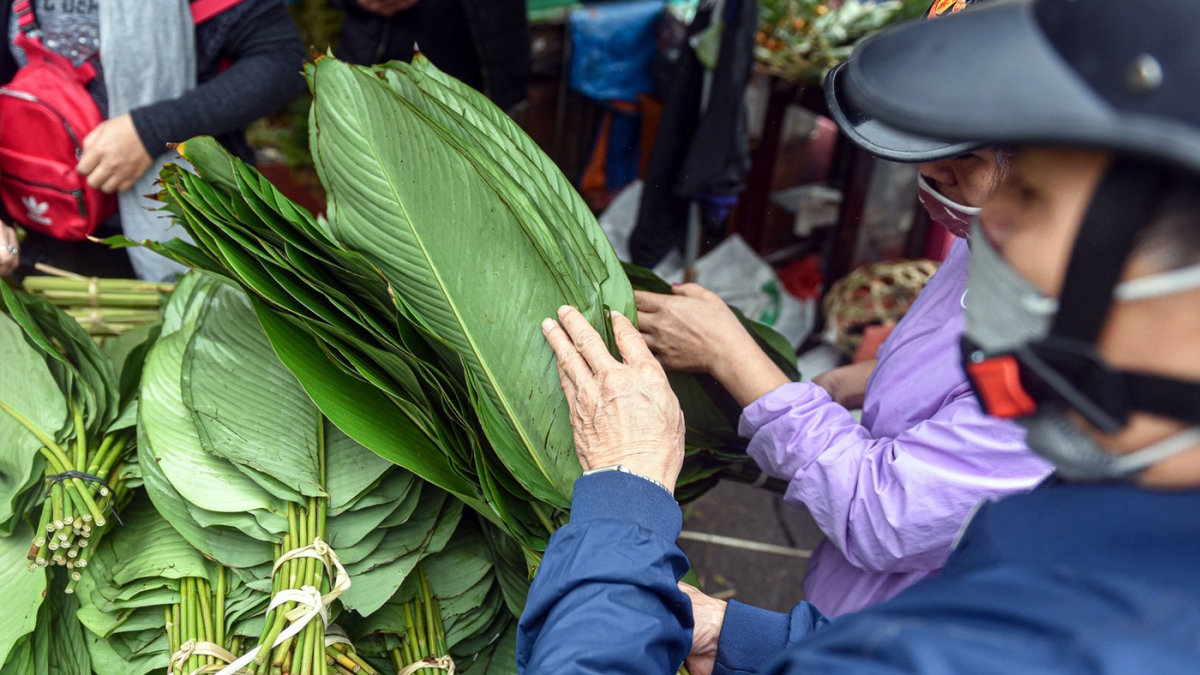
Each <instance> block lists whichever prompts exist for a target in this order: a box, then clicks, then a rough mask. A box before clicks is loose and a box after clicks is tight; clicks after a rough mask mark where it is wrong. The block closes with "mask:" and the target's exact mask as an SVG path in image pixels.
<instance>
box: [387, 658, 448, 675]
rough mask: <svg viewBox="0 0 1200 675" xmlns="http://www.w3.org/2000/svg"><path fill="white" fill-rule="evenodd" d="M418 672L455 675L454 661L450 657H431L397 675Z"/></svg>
mask: <svg viewBox="0 0 1200 675" xmlns="http://www.w3.org/2000/svg"><path fill="white" fill-rule="evenodd" d="M418 670H444V671H446V675H454V659H452V658H450V657H449V656H441V657H436V658H435V657H433V656H429V657H426V658H423V659H421V660H420V661H417V662H416V663H411V664H409V665H407V666H405V667H404V669H403V670H401V671H400V672H398V673H396V675H413V673H415V672H417V671H418Z"/></svg>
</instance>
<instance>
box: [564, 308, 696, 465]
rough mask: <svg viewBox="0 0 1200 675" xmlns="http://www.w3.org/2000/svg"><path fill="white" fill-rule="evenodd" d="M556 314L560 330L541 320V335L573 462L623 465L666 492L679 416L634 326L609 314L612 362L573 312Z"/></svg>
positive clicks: (675, 461) (677, 456)
mask: <svg viewBox="0 0 1200 675" xmlns="http://www.w3.org/2000/svg"><path fill="white" fill-rule="evenodd" d="M558 317H559V320H560V321H561V322H562V325H561V326H560V325H559V324H558V323H555V322H554V321H553V320H550V319H547V320H546V321H545V322H544V323H543V324H542V331H543V332H544V333H545V334H546V341H547V342H549V343H550V347H551V348H553V349H554V353H555V355H556V356H557V357H558V374H559V378H560V379H561V381H562V387H563V392H564V393H565V394H566V396H567V404H568V405H569V406H570V408H571V428H572V430H573V431H574V433H575V451H576V452H577V453H578V454H579V462H580V464H582V465H583V468H584V469H585V470H588V469H599V468H602V467H606V466H613V465H614V464H623V465H625V466H626V467H628V468H629V470H630V471H632V472H634V473H636V474H638V475H640V476H644V477H646V478H652V479H654V480H656V481H658V482H660V483H662V484H663V485H665V486H668V488H670V487H673V486H674V485H675V479H676V478H678V476H679V470H680V468H681V467H682V466H683V434H684V426H683V412H682V411H681V410H680V409H679V400H678V399H676V398H675V394H674V392H672V391H671V385H670V384H669V383H668V382H667V376H666V373H664V372H663V369H662V366H660V365H659V364H658V362H657V361H655V360H654V356H653V355H652V354H651V353H650V350H649V349H648V348H647V347H646V343H645V342H644V341H643V340H642V338H641V336H640V335H638V332H637V329H636V328H634V326H633V324H632V323H631V322H630V321H629V319H627V318H625V317H624V316H622V315H620V314H618V313H617V312H613V313H612V323H613V335H614V337H615V339H616V343H617V347H618V349H620V352H621V357H622V359H623V360H624V363H619V362H617V361H616V360H615V359H614V358H613V357H612V356H611V355H610V354H609V353H608V349H607V348H606V347H605V345H604V341H603V340H602V339H601V338H600V334H599V333H597V332H596V330H595V329H593V328H592V326H591V324H589V323H588V321H587V319H586V318H584V316H583V315H582V314H580V313H579V312H578V311H577V310H575V309H574V308H571V307H563V308H561V309H560V310H559V311H558Z"/></svg>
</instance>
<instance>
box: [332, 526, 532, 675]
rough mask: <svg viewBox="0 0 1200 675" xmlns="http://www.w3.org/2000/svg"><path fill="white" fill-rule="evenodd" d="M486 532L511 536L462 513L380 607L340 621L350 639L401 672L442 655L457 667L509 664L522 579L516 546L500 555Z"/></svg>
mask: <svg viewBox="0 0 1200 675" xmlns="http://www.w3.org/2000/svg"><path fill="white" fill-rule="evenodd" d="M485 531H493V533H494V535H498V536H499V537H501V538H502V540H505V541H508V542H512V539H510V538H508V537H506V536H504V535H503V534H501V533H499V532H495V531H494V528H492V527H491V526H489V525H487V524H486V521H485V522H483V523H477V522H476V521H474V520H473V519H470V518H467V519H464V520H463V522H462V523H461V524H460V525H459V529H458V531H457V532H456V533H455V535H454V537H453V538H452V539H451V541H450V543H449V544H447V545H446V548H445V549H444V550H442V551H441V552H440V553H437V554H435V555H432V556H430V557H428V558H426V559H425V560H423V561H422V562H421V565H420V567H418V569H417V572H418V573H417V574H416V575H412V576H410V577H409V578H408V579H407V580H406V581H405V583H404V585H403V586H401V587H400V590H399V591H397V592H396V594H395V595H394V596H392V598H391V599H390V600H388V602H387V604H386V605H384V606H383V608H382V609H380V610H379V611H378V612H375V613H374V614H372V615H370V616H368V617H365V618H359V619H352V620H349V621H348V622H347V624H346V626H347V628H348V629H349V630H350V631H351V634H352V635H353V636H354V638H355V642H356V644H358V646H359V648H360V649H361V650H362V652H363V653H364V654H365V655H367V656H368V657H370V658H371V659H372V661H373V662H375V663H377V664H378V665H379V666H380V669H381V670H382V669H383V668H384V665H385V664H388V665H390V666H391V667H392V668H394V670H395V671H396V672H401V671H403V670H404V669H405V668H407V667H409V666H411V665H412V664H415V663H418V662H420V661H426V662H428V663H431V664H433V663H438V662H440V661H442V659H443V658H444V657H446V656H448V655H449V656H451V657H452V659H453V660H454V662H455V663H456V664H457V669H458V671H459V672H477V673H509V672H512V671H513V668H514V665H515V661H516V656H515V649H516V617H517V616H519V614H520V609H521V608H522V607H523V606H524V603H525V599H524V596H525V594H526V593H527V592H528V588H529V584H528V582H526V581H525V577H524V575H523V574H522V572H523V569H522V568H523V560H522V559H521V557H520V554H519V551H518V552H517V557H516V558H515V559H514V558H511V557H509V558H506V557H505V555H504V552H502V551H499V550H496V549H494V548H492V547H491V546H490V545H489V541H488V537H487V535H485ZM510 599H511V600H512V603H513V604H512V605H510V604H509V602H508V601H509V600H510ZM514 605H515V606H514ZM464 669H465V670H464Z"/></svg>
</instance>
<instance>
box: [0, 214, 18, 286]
mask: <svg viewBox="0 0 1200 675" xmlns="http://www.w3.org/2000/svg"><path fill="white" fill-rule="evenodd" d="M9 246H11V247H13V248H15V249H17V253H13V252H12V250H10V249H9V248H8V247H9ZM20 250H21V245H20V244H19V243H17V230H16V229H15V228H12V227H9V226H8V225H5V224H4V223H0V277H5V276H8V275H10V274H12V272H13V270H15V269H17V263H18V262H20V261H21V254H20Z"/></svg>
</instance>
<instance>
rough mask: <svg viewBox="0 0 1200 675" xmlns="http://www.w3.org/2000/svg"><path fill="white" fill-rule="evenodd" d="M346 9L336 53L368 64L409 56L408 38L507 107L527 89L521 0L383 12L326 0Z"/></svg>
mask: <svg viewBox="0 0 1200 675" xmlns="http://www.w3.org/2000/svg"><path fill="white" fill-rule="evenodd" d="M330 2H331V3H332V4H333V5H335V6H337V7H340V8H342V9H343V10H344V11H345V13H346V18H345V22H344V24H343V26H342V43H341V46H340V48H339V49H338V57H339V58H341V59H343V60H345V61H349V62H351V63H360V64H363V65H369V64H373V63H383V62H385V61H393V60H400V61H411V60H412V56H413V43H414V42H416V43H418V45H419V47H420V49H421V52H422V53H423V54H425V56H427V57H429V60H431V61H433V63H434V65H436V66H437V67H438V68H441V69H442V70H443V71H445V72H447V73H449V74H450V75H452V76H454V77H456V78H458V79H459V80H462V81H463V82H465V83H466V84H468V85H470V86H472V87H474V88H475V89H478V90H480V91H482V92H483V93H485V94H487V96H488V97H489V98H491V99H492V101H493V102H494V103H495V104H496V105H497V106H499V107H500V108H501V109H504V110H508V109H510V108H512V107H513V106H514V105H516V104H518V103H520V102H521V101H523V100H525V98H527V97H528V95H529V78H530V68H531V64H532V52H531V46H530V37H529V19H528V16H527V15H526V10H525V0H421V2H419V3H418V4H417V5H416V6H414V7H413V8H411V9H408V10H405V11H403V12H400V13H398V14H396V15H395V16H393V17H391V18H386V19H385V18H383V17H381V16H378V15H375V14H372V13H370V12H367V11H366V10H364V9H362V8H361V7H360V6H359V5H358V3H357V2H356V1H355V0H330Z"/></svg>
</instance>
